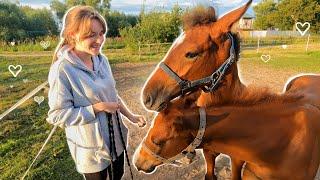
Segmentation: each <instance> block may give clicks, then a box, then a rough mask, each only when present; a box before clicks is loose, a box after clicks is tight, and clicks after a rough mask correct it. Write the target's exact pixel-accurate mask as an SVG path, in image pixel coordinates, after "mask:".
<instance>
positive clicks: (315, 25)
mask: <svg viewBox="0 0 320 180" xmlns="http://www.w3.org/2000/svg"><path fill="white" fill-rule="evenodd" d="M319 3H320V1H319V0H281V1H278V3H275V2H274V1H273V0H263V1H262V2H261V3H259V4H258V5H257V6H255V7H254V8H253V9H254V11H255V13H256V20H255V23H254V25H255V28H257V29H268V28H278V29H280V30H293V29H295V23H296V22H302V23H304V22H309V23H310V24H311V28H310V30H311V31H313V32H319V30H320V5H319Z"/></svg>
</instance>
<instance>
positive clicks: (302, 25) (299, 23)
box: [296, 22, 311, 36]
mask: <svg viewBox="0 0 320 180" xmlns="http://www.w3.org/2000/svg"><path fill="white" fill-rule="evenodd" d="M298 25H300V26H301V27H304V26H305V25H308V27H307V28H306V29H305V30H304V31H303V32H302V31H301V29H300V28H299V27H298ZM310 27H311V24H310V23H309V22H305V23H303V24H302V23H301V22H297V23H296V29H297V30H298V31H299V33H300V34H301V36H304V35H305V34H306V33H307V32H308V31H309V29H310Z"/></svg>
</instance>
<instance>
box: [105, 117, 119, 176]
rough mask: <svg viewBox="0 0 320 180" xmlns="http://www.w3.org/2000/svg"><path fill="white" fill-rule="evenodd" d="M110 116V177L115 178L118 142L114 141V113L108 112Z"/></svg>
mask: <svg viewBox="0 0 320 180" xmlns="http://www.w3.org/2000/svg"><path fill="white" fill-rule="evenodd" d="M106 114H107V117H108V129H109V142H110V154H111V172H109V173H108V174H109V179H110V180H113V179H114V174H113V157H114V156H113V155H115V157H116V159H117V151H116V143H115V141H114V131H113V122H112V115H111V114H110V113H106Z"/></svg>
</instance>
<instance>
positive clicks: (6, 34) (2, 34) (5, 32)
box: [0, 2, 27, 42]
mask: <svg viewBox="0 0 320 180" xmlns="http://www.w3.org/2000/svg"><path fill="white" fill-rule="evenodd" d="M26 24H27V23H26V16H25V14H24V13H23V12H22V11H21V10H20V9H19V7H18V6H17V5H16V4H13V3H9V2H0V39H1V40H4V41H7V42H8V41H13V40H19V39H22V38H25V37H26V32H25V30H24V29H23V28H24V27H25V26H26Z"/></svg>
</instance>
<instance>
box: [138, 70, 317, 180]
mask: <svg viewBox="0 0 320 180" xmlns="http://www.w3.org/2000/svg"><path fill="white" fill-rule="evenodd" d="M285 89H286V92H285V93H284V94H282V95H277V94H271V93H269V92H266V91H261V90H259V89H258V90H248V89H247V90H246V92H243V94H240V97H239V99H238V100H237V101H234V103H233V104H229V105H225V106H220V107H206V108H205V109H204V108H202V109H201V108H200V110H201V111H199V108H198V107H192V106H190V107H188V106H186V104H189V103H186V102H185V101H186V100H185V99H187V98H181V99H178V100H175V101H173V102H172V104H168V107H167V108H166V109H165V110H163V111H162V112H160V113H159V114H158V115H157V116H156V117H155V119H154V122H153V127H152V128H151V129H150V130H149V132H148V134H147V136H146V137H145V139H144V140H143V142H142V145H141V146H139V149H138V150H137V151H136V152H135V156H134V161H135V162H134V163H135V166H136V167H137V169H138V170H142V171H144V172H151V171H153V170H154V169H155V167H157V166H159V165H161V164H162V163H163V162H167V161H171V159H174V157H176V156H179V153H181V152H185V151H186V149H188V148H186V147H189V146H190V145H189V144H193V143H194V142H195V141H196V140H198V141H199V142H200V143H199V142H197V143H198V144H197V145H199V147H198V148H206V149H212V150H214V151H218V152H222V153H225V154H228V155H230V156H232V157H240V158H241V160H244V161H245V162H246V164H245V166H244V169H243V175H242V178H243V179H277V180H279V179H280V180H281V179H283V180H287V179H299V180H300V179H301V180H311V179H314V177H315V176H316V173H317V169H318V167H319V162H320V156H319V155H320V154H319V153H320V76H319V75H304V76H300V77H296V78H294V79H293V80H292V81H290V82H289V83H288V85H287V87H286V88H285ZM201 112H202V113H201ZM204 124H206V126H205V132H204V135H202V136H201V133H202V130H203V125H204ZM199 132H200V133H199ZM199 134H200V136H199ZM199 138H200V139H199ZM194 139H195V140H194ZM188 145H189V146H188ZM177 154H178V155H177ZM182 154H185V153H182Z"/></svg>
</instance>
